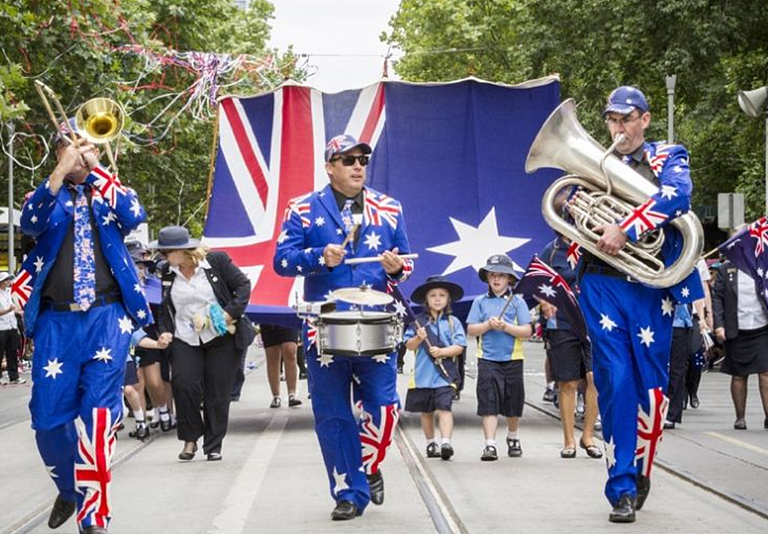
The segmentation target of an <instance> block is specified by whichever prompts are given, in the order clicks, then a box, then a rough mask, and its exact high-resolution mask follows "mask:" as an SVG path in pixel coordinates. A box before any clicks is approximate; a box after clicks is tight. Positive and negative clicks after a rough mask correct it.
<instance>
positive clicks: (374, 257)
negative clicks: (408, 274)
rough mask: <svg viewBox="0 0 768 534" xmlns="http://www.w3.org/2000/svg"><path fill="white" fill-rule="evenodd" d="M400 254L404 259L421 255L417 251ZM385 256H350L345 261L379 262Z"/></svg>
mask: <svg viewBox="0 0 768 534" xmlns="http://www.w3.org/2000/svg"><path fill="white" fill-rule="evenodd" d="M399 256H400V257H401V258H403V259H404V260H406V259H411V260H413V259H416V258H418V257H419V255H418V254H416V253H414V254H399ZM383 258H384V256H371V257H370V258H349V259H346V260H344V263H345V264H346V265H356V264H358V263H374V262H377V261H381V260H382V259H383Z"/></svg>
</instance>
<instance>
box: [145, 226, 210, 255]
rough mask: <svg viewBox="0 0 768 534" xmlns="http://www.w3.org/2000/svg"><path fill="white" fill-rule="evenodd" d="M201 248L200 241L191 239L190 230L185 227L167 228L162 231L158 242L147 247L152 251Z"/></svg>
mask: <svg viewBox="0 0 768 534" xmlns="http://www.w3.org/2000/svg"><path fill="white" fill-rule="evenodd" d="M199 246H200V240H199V239H192V238H191V237H189V230H187V229H186V228H184V227H183V226H166V227H165V228H162V229H161V230H160V234H159V235H158V236H157V240H156V241H152V242H151V243H150V244H149V245H147V248H149V249H152V250H182V249H193V248H197V247H199Z"/></svg>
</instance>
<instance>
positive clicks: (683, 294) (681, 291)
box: [680, 287, 691, 298]
mask: <svg viewBox="0 0 768 534" xmlns="http://www.w3.org/2000/svg"><path fill="white" fill-rule="evenodd" d="M680 294H681V295H682V296H683V297H684V298H688V295H690V294H691V290H690V289H688V288H687V287H684V288H683V289H682V290H680Z"/></svg>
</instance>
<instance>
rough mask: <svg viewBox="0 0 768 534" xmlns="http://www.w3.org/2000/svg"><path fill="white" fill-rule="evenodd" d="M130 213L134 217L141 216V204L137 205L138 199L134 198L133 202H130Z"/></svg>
mask: <svg viewBox="0 0 768 534" xmlns="http://www.w3.org/2000/svg"><path fill="white" fill-rule="evenodd" d="M131 212H133V216H134V217H139V216H140V215H141V204H139V199H138V198H134V199H133V202H131Z"/></svg>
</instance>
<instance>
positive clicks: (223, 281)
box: [157, 252, 256, 349]
mask: <svg viewBox="0 0 768 534" xmlns="http://www.w3.org/2000/svg"><path fill="white" fill-rule="evenodd" d="M206 259H207V260H208V263H209V264H210V265H211V268H210V269H204V271H205V275H206V277H207V278H208V282H209V283H210V284H211V287H212V288H213V294H214V295H215V296H216V300H217V301H218V303H219V305H220V306H221V307H222V308H223V309H224V311H225V312H227V313H228V314H229V315H230V317H232V318H233V319H237V329H236V330H235V346H236V347H237V348H238V349H244V348H246V347H247V346H248V345H250V344H251V342H252V341H253V339H254V338H255V337H256V331H255V329H254V327H253V323H251V321H250V320H249V319H248V317H246V316H245V315H243V313H244V312H245V308H246V306H248V300H249V299H250V296H251V281H250V280H248V277H247V276H245V274H243V271H241V270H240V268H239V267H238V266H237V265H235V264H234V263H233V262H232V259H231V258H230V257H229V255H228V254H227V253H226V252H209V253H208V255H207V256H206ZM160 279H161V281H162V295H163V301H162V302H161V303H160V314H159V317H158V321H157V322H158V325H159V327H160V332H171V333H174V332H175V330H176V325H175V319H174V318H175V315H176V308H175V307H174V305H173V301H172V299H171V288H172V287H173V282H174V280H175V279H176V273H174V272H172V271H171V270H170V265H169V264H167V263H166V264H165V265H163V267H162V269H161V275H160Z"/></svg>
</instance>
